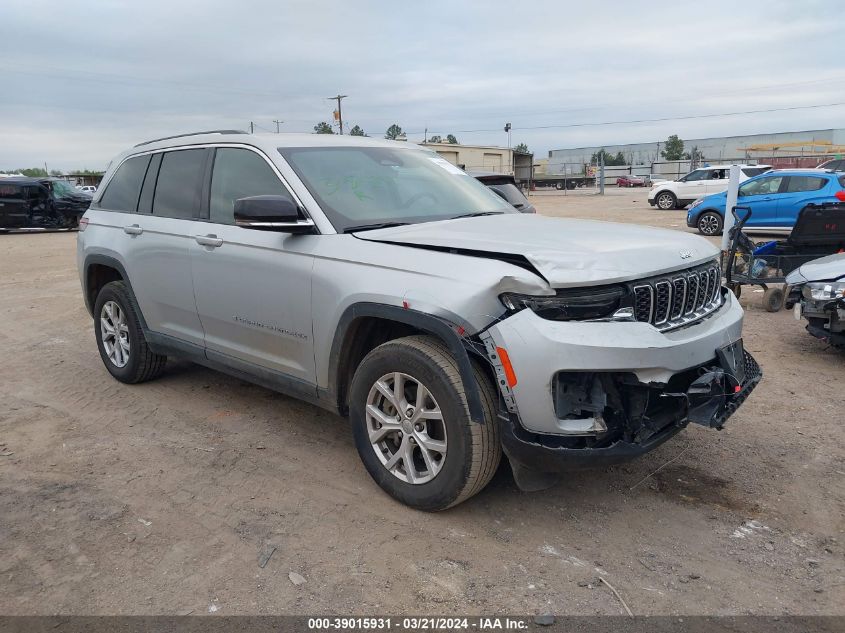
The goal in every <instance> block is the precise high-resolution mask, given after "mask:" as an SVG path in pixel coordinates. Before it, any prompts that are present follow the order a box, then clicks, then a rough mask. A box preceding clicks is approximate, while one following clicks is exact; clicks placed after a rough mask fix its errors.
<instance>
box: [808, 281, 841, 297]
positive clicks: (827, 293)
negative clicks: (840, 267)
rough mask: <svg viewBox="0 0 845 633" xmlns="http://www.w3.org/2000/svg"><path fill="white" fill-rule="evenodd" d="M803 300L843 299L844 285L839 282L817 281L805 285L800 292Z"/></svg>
mask: <svg viewBox="0 0 845 633" xmlns="http://www.w3.org/2000/svg"><path fill="white" fill-rule="evenodd" d="M801 294H802V295H804V298H805V299H815V300H816V301H824V300H826V299H842V298H845V283H843V282H841V281H817V282H813V283H809V284H805V285H804V288H803V289H802V290H801Z"/></svg>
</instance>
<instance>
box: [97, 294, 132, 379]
mask: <svg viewBox="0 0 845 633" xmlns="http://www.w3.org/2000/svg"><path fill="white" fill-rule="evenodd" d="M100 338H101V339H102V341H103V348H104V349H105V350H106V356H108V357H109V360H110V361H111V362H112V364H113V365H114V366H115V367H125V366H126V363H128V362H129V327H128V326H127V324H126V314H125V313H124V311H123V309H122V308H121V307H120V305H118V304H117V303H116V302H114V301H106V302H105V303H104V304H103V309H102V310H101V311H100Z"/></svg>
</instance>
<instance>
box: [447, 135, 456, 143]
mask: <svg viewBox="0 0 845 633" xmlns="http://www.w3.org/2000/svg"><path fill="white" fill-rule="evenodd" d="M446 142H447V143H451V144H452V145H457V144H458V139H456V138H455V135H454V134H447V135H446Z"/></svg>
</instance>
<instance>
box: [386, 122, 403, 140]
mask: <svg viewBox="0 0 845 633" xmlns="http://www.w3.org/2000/svg"><path fill="white" fill-rule="evenodd" d="M400 136H402V128H401V127H399V126H398V125H397V124H396V123H394V124H393V125H391V126H390V127H389V128H387V132H385V134H384V138H386V139H389V140H391V141H395V140H396V139H397V138H399V137H400Z"/></svg>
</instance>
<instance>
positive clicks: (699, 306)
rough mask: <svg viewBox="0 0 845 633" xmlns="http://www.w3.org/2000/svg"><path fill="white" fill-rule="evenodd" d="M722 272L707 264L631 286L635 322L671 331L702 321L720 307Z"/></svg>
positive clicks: (715, 265) (714, 265)
mask: <svg viewBox="0 0 845 633" xmlns="http://www.w3.org/2000/svg"><path fill="white" fill-rule="evenodd" d="M721 285H722V273H721V270H720V269H719V266H718V264H716V263H713V264H706V265H704V266H698V267H696V268H689V269H687V270H682V271H679V272H676V273H672V274H671V275H666V276H662V277H655V278H654V279H645V280H643V281H638V282H636V283H634V284H633V288H634V314H635V316H636V319H637V321H643V322H645V323H651V324H652V325H654V326H655V327H656V328H657V329H659V330H670V329H673V328H676V327H680V326H682V325H686V324H688V323H692V322H693V321H697V320H699V319H701V318H704V317H705V316H707V315H708V314H710V313H711V312H713V311H714V310H716V309H718V308H719V306H720V305H722V294H721Z"/></svg>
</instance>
